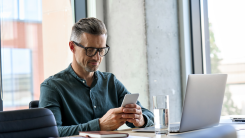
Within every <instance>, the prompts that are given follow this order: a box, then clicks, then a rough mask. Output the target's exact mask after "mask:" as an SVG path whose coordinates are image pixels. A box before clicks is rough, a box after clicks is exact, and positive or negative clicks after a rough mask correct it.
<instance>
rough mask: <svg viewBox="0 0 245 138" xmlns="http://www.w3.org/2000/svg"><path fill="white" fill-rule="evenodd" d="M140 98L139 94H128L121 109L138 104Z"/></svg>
mask: <svg viewBox="0 0 245 138" xmlns="http://www.w3.org/2000/svg"><path fill="white" fill-rule="evenodd" d="M138 97H139V94H138V93H133V94H126V95H125V96H124V99H123V102H122V105H121V107H124V106H125V105H127V104H136V102H137V100H138Z"/></svg>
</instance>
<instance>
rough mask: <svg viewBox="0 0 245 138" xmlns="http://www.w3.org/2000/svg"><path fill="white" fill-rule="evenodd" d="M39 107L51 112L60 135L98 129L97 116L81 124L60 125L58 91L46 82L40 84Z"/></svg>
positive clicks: (60, 107) (70, 134) (60, 106)
mask: <svg viewBox="0 0 245 138" xmlns="http://www.w3.org/2000/svg"><path fill="white" fill-rule="evenodd" d="M39 107H40V108H48V109H50V110H51V111H52V112H53V114H54V117H55V120H56V124H57V127H58V131H59V135H60V137H63V136H72V135H78V134H79V133H78V132H79V131H100V126H99V119H98V118H97V119H94V120H91V121H89V122H87V123H83V124H78V125H72V126H62V113H61V109H62V101H61V97H60V95H59V93H58V91H57V90H56V89H55V88H53V87H51V86H49V85H48V84H44V83H43V84H41V92H40V100H39Z"/></svg>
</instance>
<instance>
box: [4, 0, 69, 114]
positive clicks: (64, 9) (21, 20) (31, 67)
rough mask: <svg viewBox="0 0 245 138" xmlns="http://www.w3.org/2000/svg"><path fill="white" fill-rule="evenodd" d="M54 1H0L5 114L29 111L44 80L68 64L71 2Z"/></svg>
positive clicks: (65, 0)
mask: <svg viewBox="0 0 245 138" xmlns="http://www.w3.org/2000/svg"><path fill="white" fill-rule="evenodd" d="M56 2H58V1H49V0H0V9H1V11H0V17H1V24H0V25H1V63H2V66H1V71H2V74H1V75H2V91H3V93H2V96H1V98H2V101H3V110H4V111H6V110H15V109H26V108H29V107H28V105H29V102H30V101H32V100H39V96H40V84H41V83H42V82H43V81H44V79H46V78H48V77H49V76H51V75H54V74H55V73H58V72H59V71H61V70H63V69H65V68H66V67H67V66H68V65H69V63H71V59H72V58H71V54H70V51H69V47H68V45H67V44H68V42H69V35H70V30H71V28H72V25H73V20H72V19H73V12H72V6H71V1H70V0H59V4H57V3H56ZM55 52H56V53H57V54H56V55H55V56H54V53H55ZM0 109H2V107H0Z"/></svg>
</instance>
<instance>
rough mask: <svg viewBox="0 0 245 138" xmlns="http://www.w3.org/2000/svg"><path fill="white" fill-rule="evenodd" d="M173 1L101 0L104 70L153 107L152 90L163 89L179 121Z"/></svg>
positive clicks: (179, 91)
mask: <svg viewBox="0 0 245 138" xmlns="http://www.w3.org/2000/svg"><path fill="white" fill-rule="evenodd" d="M177 9H178V4H177V0H145V1H144V0H104V22H105V24H106V26H107V29H108V42H107V43H108V45H110V47H111V49H110V52H109V54H108V55H107V57H106V71H107V72H112V73H114V74H115V75H116V77H117V78H118V79H119V80H120V81H121V82H122V83H123V84H124V85H125V86H126V88H127V89H128V90H129V91H130V92H131V93H140V98H139V100H140V102H141V103H142V105H143V106H144V107H146V108H148V109H151V110H152V98H151V97H152V95H158V94H159V95H160V94H161V95H164V94H168V95H169V97H170V121H171V122H176V121H180V116H181V74H180V72H181V69H180V56H179V55H180V52H179V51H180V50H179V49H180V48H179V31H178V28H179V27H178V10H177Z"/></svg>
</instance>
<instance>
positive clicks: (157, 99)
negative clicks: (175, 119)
mask: <svg viewBox="0 0 245 138" xmlns="http://www.w3.org/2000/svg"><path fill="white" fill-rule="evenodd" d="M153 109H154V124H155V134H158V135H159V134H165V135H168V134H169V96H168V95H156V96H153Z"/></svg>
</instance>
